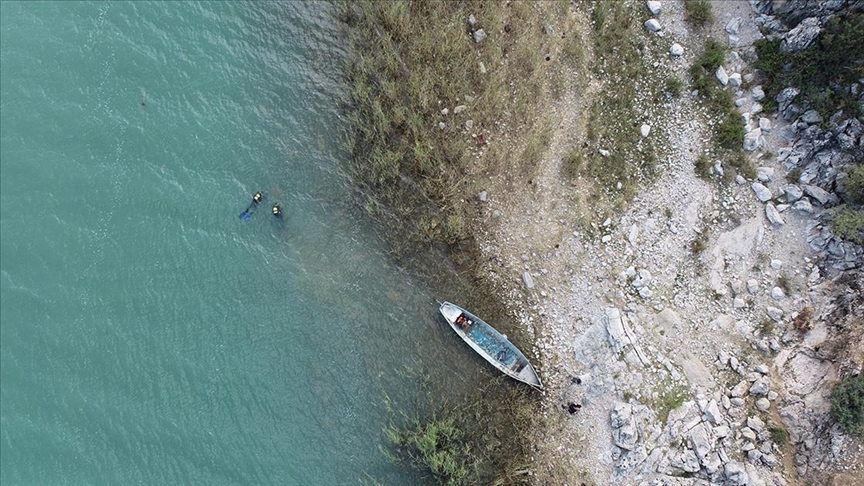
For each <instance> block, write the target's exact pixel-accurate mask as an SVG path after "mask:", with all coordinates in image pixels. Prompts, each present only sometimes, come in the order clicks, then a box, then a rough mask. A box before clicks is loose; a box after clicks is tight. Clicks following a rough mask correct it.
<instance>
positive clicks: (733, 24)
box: [726, 17, 741, 35]
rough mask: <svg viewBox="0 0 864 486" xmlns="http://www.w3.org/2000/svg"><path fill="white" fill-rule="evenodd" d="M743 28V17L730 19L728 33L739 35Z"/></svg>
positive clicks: (727, 25) (727, 26)
mask: <svg viewBox="0 0 864 486" xmlns="http://www.w3.org/2000/svg"><path fill="white" fill-rule="evenodd" d="M740 30H741V17H735V18H734V19H732V20H730V21H729V23H728V24H726V33H728V34H732V35H738V32H739V31H740Z"/></svg>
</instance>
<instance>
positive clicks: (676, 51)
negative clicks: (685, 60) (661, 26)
mask: <svg viewBox="0 0 864 486" xmlns="http://www.w3.org/2000/svg"><path fill="white" fill-rule="evenodd" d="M669 54H671V55H672V56H673V57H680V56H683V55H684V48H683V47H681V44H678V43H675V44H672V47H670V48H669Z"/></svg>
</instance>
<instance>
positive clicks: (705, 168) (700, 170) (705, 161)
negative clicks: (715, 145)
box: [693, 154, 711, 181]
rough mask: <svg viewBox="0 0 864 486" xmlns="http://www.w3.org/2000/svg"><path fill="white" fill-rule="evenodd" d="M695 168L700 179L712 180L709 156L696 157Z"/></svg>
mask: <svg viewBox="0 0 864 486" xmlns="http://www.w3.org/2000/svg"><path fill="white" fill-rule="evenodd" d="M693 166H694V169H695V170H696V175H697V176H698V177H699V178H700V179H704V180H706V181H707V180H710V179H711V159H709V158H708V156H707V155H705V154H702V155H700V156H699V157H696V161H695V162H693Z"/></svg>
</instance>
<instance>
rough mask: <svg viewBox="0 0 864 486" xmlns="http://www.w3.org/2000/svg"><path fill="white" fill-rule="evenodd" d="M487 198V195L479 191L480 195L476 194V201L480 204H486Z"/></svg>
mask: <svg viewBox="0 0 864 486" xmlns="http://www.w3.org/2000/svg"><path fill="white" fill-rule="evenodd" d="M487 197H488V194H487V193H486V191H480V194H477V199H479V200H480V202H486V198H487Z"/></svg>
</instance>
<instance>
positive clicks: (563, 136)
mask: <svg viewBox="0 0 864 486" xmlns="http://www.w3.org/2000/svg"><path fill="white" fill-rule="evenodd" d="M775 3H778V2H771V1H768V0H751V1H750V2H749V3H748V2H746V1H740V2H733V1H729V2H726V1H715V2H713V4H712V5H713V10H714V18H715V21H714V25H713V26H712V27H711V28H710V29H709V31H708V32H694V31H692V29H690V28H689V27H688V26H687V25H686V24H685V23H684V20H683V16H684V13H683V5H682V4H681V3H680V2H671V1H670V2H662V3H661V2H657V1H650V2H647V4H646V5H645V7H646V8H645V9H644V20H645V33H644V35H645V36H657V35H662V36H665V37H667V38H669V39H670V40H672V41H674V43H673V45H672V47H671V48H670V49H669V50H668V51H664V52H653V53H646V55H650V56H653V58H654V59H655V60H656V61H655V63H654V66H655V68H656V69H657V70H662V71H668V72H673V73H680V74H681V75H682V76H684V77H686V71H687V67H688V66H689V65H690V63H691V62H692V61H693V58H694V52H696V51H698V49H699V46H700V45H701V44H702V43H703V42H704V39H705V36H706V35H710V36H713V37H714V38H718V39H723V40H725V41H726V42H728V45H729V47H730V51H729V53H728V54H727V56H726V59H725V62H724V63H723V65H722V66H721V67H720V68H719V69H718V70H717V72H716V73H715V77H716V82H717V83H718V84H720V85H722V86H723V87H724V89H728V90H731V91H732V92H733V94H734V97H735V100H736V101H735V105H736V106H737V107H738V109H739V110H740V113H741V117H742V121H743V124H744V130H745V137H744V147H743V148H744V150H745V151H746V152H747V154H749V155H748V156H749V157H751V159H752V160H753V161H754V162H755V165H756V166H757V170H756V174H755V177H753V178H747V177H745V176H744V175H740V174H739V175H738V177H736V178H735V179H734V181H724V178H723V175H724V173H725V172H726V171H729V170H731V168H730V167H728V166H727V163H726V162H725V161H723V160H717V161H714V162H712V164H711V166H710V170H709V173H710V176H709V180H707V181H706V180H703V179H702V178H700V177H699V176H698V175H697V174H696V172H695V171H694V163H695V160H696V158H697V157H698V156H699V155H700V154H703V153H705V145H706V141H707V140H708V138H709V134H708V131H709V127H710V125H711V124H712V120H710V119H709V117H708V115H707V114H706V112H705V110H704V109H703V108H702V107H701V106H700V104H699V103H698V99H697V96H696V95H695V93H694V94H685V95H683V96H682V97H680V98H666V99H665V100H662V101H661V102H660V106H651V107H648V106H647V105H648V104H651V103H653V101H651V100H646V101H645V103H646V110H645V111H646V113H650V116H651V119H650V120H647V121H645V122H644V123H641V124H638V125H636V126H634V128H633V129H634V130H640V132H641V137H643V138H649V137H665V138H666V139H667V140H668V146H666V147H665V153H663V154H662V156H661V162H660V167H661V169H660V170H661V172H660V173H661V175H660V176H659V177H658V178H657V179H656V180H655V181H653V182H651V183H649V184H646V185H645V186H644V187H643V188H642V190H641V192H640V193H639V194H638V195H637V196H636V197H635V198H634V199H633V200H632V202H631V204H630V205H629V207H628V209H627V210H626V211H622V212H610V213H609V214H608V215H604V216H603V217H602V218H598V220H597V221H595V222H594V223H593V224H592V225H591V227H590V228H585V227H583V226H580V225H578V224H576V217H575V216H574V214H575V212H576V211H577V210H579V208H576V207H574V205H573V204H572V202H573V201H574V196H573V191H574V190H575V189H574V187H573V186H572V185H571V184H568V183H567V182H566V181H564V180H562V178H561V172H562V171H561V164H562V160H561V159H562V156H563V155H564V154H565V153H566V152H567V150H568V149H569V148H571V147H572V146H574V145H576V144H578V143H580V141H581V137H582V135H580V130H581V131H584V121H582V122H580V119H581V118H582V117H583V116H584V106H583V104H584V100H585V97H579V98H577V97H575V96H570V97H566V96H565V98H564V99H563V100H562V101H561V102H560V103H559V104H557V105H556V106H554V107H552V108H551V109H550V110H549V113H550V115H549V116H554V117H557V118H558V119H559V121H560V123H558V125H557V126H559V127H560V128H559V129H558V130H557V131H556V133H555V134H554V135H553V137H552V141H551V142H550V144H549V150H548V152H547V154H546V155H545V156H544V157H543V161H542V163H541V164H540V166H539V167H538V168H537V170H536V171H535V174H534V176H533V177H532V180H531V181H530V184H527V185H524V186H521V187H514V185H513V184H512V183H510V181H506V180H504V178H503V177H489V178H488V179H487V180H482V181H478V184H479V185H481V186H482V192H480V193H479V194H478V196H477V201H476V203H477V204H478V206H479V210H478V216H477V218H478V220H479V221H477V223H478V224H476V225H472V226H473V227H476V228H479V229H478V230H477V233H478V234H476V235H475V236H476V239H477V242H478V245H479V247H480V251H481V254H482V257H483V261H484V263H483V270H484V272H485V273H486V274H488V275H489V276H490V279H491V280H492V282H493V283H494V285H495V286H496V287H497V288H498V291H499V292H500V293H501V294H502V295H504V296H506V298H507V299H508V300H509V301H510V302H512V304H513V310H514V313H515V314H516V315H518V316H519V317H520V321H521V324H522V326H523V327H524V330H525V331H526V333H527V335H530V336H533V337H534V339H535V344H536V346H535V349H534V354H535V355H536V356H539V357H540V359H541V364H540V371H541V374H542V375H543V380H544V383H546V385H547V390H546V391H545V392H544V393H545V395H544V407H545V410H544V413H545V414H547V415H548V416H550V417H553V425H552V426H550V427H548V428H547V430H546V431H545V432H544V433H543V434H542V436H540V437H537V448H536V455H535V457H534V458H533V462H534V464H535V466H536V471H535V473H534V474H535V479H536V482H537V483H538V484H546V483H548V482H549V481H551V478H550V477H547V476H545V475H544V474H545V472H544V465H546V464H553V463H554V464H556V465H558V466H562V465H563V467H564V469H565V470H566V471H568V472H569V474H568V477H571V478H584V479H583V480H579V481H576V480H575V479H574V481H575V483H576V484H579V482H580V481H584V482H585V483H586V484H646V485H647V484H651V485H654V484H657V485H659V484H733V485H745V484H747V485H760V484H778V485H782V484H829V481H833V484H862V482H864V480H862V479H861V478H864V444H862V441H861V440H860V439H857V438H854V437H851V436H849V435H847V434H844V433H843V431H842V430H840V428H839V427H838V426H836V425H835V424H833V422H832V421H831V420H830V418H829V409H830V404H829V401H828V397H829V394H830V391H831V388H832V385H833V384H834V383H836V382H837V380H838V379H839V378H840V377H842V376H847V375H849V374H858V373H861V371H862V367H864V324H862V322H864V305H862V301H864V298H862V295H864V290H862V286H864V274H862V260H864V252H862V248H861V246H859V245H857V244H856V243H854V242H852V241H848V240H844V239H842V238H839V237H838V236H836V235H835V234H834V233H833V231H832V226H831V224H830V221H831V219H832V218H833V217H834V216H835V212H834V211H833V208H835V207H836V206H837V205H839V204H841V203H842V202H844V201H845V200H846V199H847V197H848V194H846V190H845V185H844V183H845V177H846V175H845V174H847V173H848V170H849V168H850V167H851V166H852V165H853V163H856V161H859V162H857V163H860V160H861V158H860V157H861V154H862V153H864V138H862V132H864V129H862V127H864V125H862V121H861V119H860V118H857V117H854V116H844V115H843V114H838V115H835V116H831V117H830V118H829V119H827V120H825V119H823V117H822V116H820V114H819V113H818V112H816V110H814V109H813V108H812V107H811V106H809V105H810V103H809V101H808V100H807V99H805V98H803V97H802V96H800V90H799V89H798V88H797V87H795V86H791V87H788V88H787V89H785V90H783V91H782V92H780V93H779V94H778V95H777V96H776V98H775V101H776V104H777V111H776V112H770V113H769V112H766V111H765V110H764V108H763V104H764V103H765V91H764V89H763V87H762V86H760V85H758V84H756V83H757V82H758V79H759V78H758V73H757V72H755V70H754V69H753V67H752V63H753V61H754V60H755V56H756V54H755V50H754V48H753V41H754V40H756V39H760V38H762V37H764V36H768V37H774V38H779V39H781V45H782V48H783V49H786V50H789V51H794V50H801V49H805V48H806V47H807V46H808V45H809V43H811V42H813V40H814V39H815V38H816V36H818V34H819V32H820V31H821V29H822V28H823V26H824V25H825V23H826V22H828V21H829V19H830V18H831V17H832V16H835V15H841V14H844V13H846V12H848V11H850V10H853V9H859V10H860V9H861V8H864V7H862V5H861V3H862V2H860V1H859V2H852V1H847V0H834V1H828V2H806V1H791V0H790V1H787V2H785V3H780V5H779V6H775ZM553 27H554V26H553ZM550 28H551V27H550ZM608 82H609V81H608V80H604V79H602V78H598V79H595V80H593V81H592V86H593V89H611V87H610V86H609V84H608ZM845 89H848V90H850V92H851V93H852V94H853V95H855V96H857V101H858V103H859V104H860V106H861V107H862V110H864V80H860V81H859V82H858V83H854V84H853V85H851V86H848V87H845ZM583 94H584V93H583ZM580 127H582V128H580ZM609 150H615V148H614V147H610V148H609ZM567 403H576V404H580V405H581V408H579V409H578V411H576V412H575V413H568V411H566V410H564V409H562V404H567Z"/></svg>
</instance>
